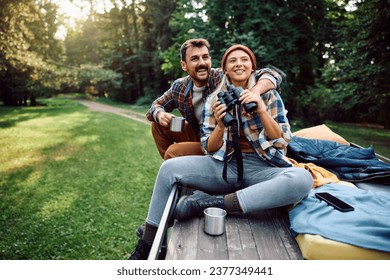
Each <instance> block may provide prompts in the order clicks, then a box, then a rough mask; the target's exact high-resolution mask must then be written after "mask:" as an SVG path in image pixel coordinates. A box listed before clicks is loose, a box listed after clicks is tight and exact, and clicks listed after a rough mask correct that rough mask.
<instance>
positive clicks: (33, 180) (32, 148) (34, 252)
mask: <svg viewBox="0 0 390 280" xmlns="http://www.w3.org/2000/svg"><path fill="white" fill-rule="evenodd" d="M39 102H40V103H42V104H44V105H45V106H40V107H35V108H33V107H25V108H24V107H23V108H19V107H18V108H16V107H12V108H9V107H0V158H1V160H0V259H12V260H16V259H43V260H49V259H67V260H89V259H97V260H116V259H126V257H127V256H128V254H129V253H130V252H131V251H132V250H133V248H134V246H135V243H136V241H137V237H136V235H135V233H134V230H135V229H136V228H137V227H138V225H140V224H141V223H142V222H143V221H144V219H145V216H146V213H147V208H148V205H149V200H150V193H151V191H152V188H153V185H154V181H155V178H156V175H157V172H158V169H159V166H160V164H161V162H162V160H161V158H160V156H159V154H158V152H157V149H156V148H155V144H154V142H153V139H152V136H151V133H150V127H149V126H148V125H145V124H142V123H138V122H136V121H133V120H129V119H126V118H122V117H120V116H116V115H113V114H110V113H100V112H91V111H89V110H88V109H86V108H85V107H84V106H82V105H79V104H78V103H77V102H76V101H73V100H69V99H64V98H55V99H46V100H39ZM126 106H127V105H126ZM123 108H126V107H123ZM127 108H128V106H127ZM128 109H133V108H128ZM145 109H147V108H139V110H140V112H145V111H146V110H145ZM327 125H328V126H329V127H330V128H331V129H332V130H334V131H335V132H336V133H339V134H340V135H342V136H343V137H344V138H346V139H347V140H349V141H352V142H356V143H357V144H360V145H362V146H370V145H373V146H374V148H375V150H376V151H377V152H379V153H381V154H382V155H384V156H387V157H390V153H389V147H388V146H389V139H390V133H389V131H388V130H379V129H367V128H362V127H355V126H351V125H343V124H332V123H327ZM293 128H294V130H297V129H299V128H298V127H297V126H295V127H293Z"/></svg>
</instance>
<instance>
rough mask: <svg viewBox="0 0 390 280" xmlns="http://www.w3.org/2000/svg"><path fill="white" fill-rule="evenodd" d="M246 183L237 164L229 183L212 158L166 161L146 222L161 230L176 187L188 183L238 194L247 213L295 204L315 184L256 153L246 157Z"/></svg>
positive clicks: (230, 172)
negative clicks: (238, 172) (273, 165)
mask: <svg viewBox="0 0 390 280" xmlns="http://www.w3.org/2000/svg"><path fill="white" fill-rule="evenodd" d="M243 165H244V176H243V178H244V182H243V184H241V185H240V186H237V184H235V182H236V181H237V165H236V162H235V160H231V161H229V162H228V167H227V179H228V182H229V183H226V182H225V181H224V179H223V178H222V171H223V166H224V162H222V161H219V160H216V159H214V158H212V157H210V156H185V157H177V158H172V159H169V160H166V161H164V162H163V164H162V165H161V167H160V170H159V172H158V175H157V179H156V182H155V186H154V190H153V195H152V198H151V203H150V205H149V211H148V215H147V218H146V222H147V223H148V224H151V225H153V226H156V227H158V225H159V223H160V220H161V216H162V214H163V211H164V208H165V205H166V202H167V200H168V197H169V194H170V192H171V189H172V187H173V186H174V185H180V184H186V185H189V186H191V187H192V188H194V189H198V190H202V191H204V192H207V193H211V194H212V193H214V194H227V193H233V192H236V193H237V197H238V201H239V203H240V206H241V208H242V210H243V212H244V213H248V214H256V211H259V210H263V209H270V208H275V207H280V206H285V205H290V204H293V203H295V202H297V201H299V200H301V199H303V198H304V197H305V196H307V194H308V193H309V191H310V190H311V187H312V185H313V177H312V176H311V174H310V173H309V172H308V171H306V170H305V169H304V168H297V167H288V168H279V167H272V166H270V165H269V164H267V163H266V162H265V161H264V160H263V159H262V158H260V157H259V156H258V155H256V154H245V153H244V154H243Z"/></svg>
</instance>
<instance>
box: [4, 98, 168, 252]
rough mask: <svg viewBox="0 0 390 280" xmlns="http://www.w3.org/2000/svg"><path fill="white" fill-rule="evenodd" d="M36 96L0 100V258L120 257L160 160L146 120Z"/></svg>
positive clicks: (133, 241) (129, 243) (128, 247)
mask: <svg viewBox="0 0 390 280" xmlns="http://www.w3.org/2000/svg"><path fill="white" fill-rule="evenodd" d="M40 102H41V103H42V102H43V103H46V105H47V106H42V107H36V108H32V107H28V108H7V107H0V155H1V161H0V236H1V238H0V259H43V260H48V259H73V260H80V259H99V260H115V259H126V257H127V255H128V254H129V253H130V252H131V251H132V250H133V248H134V246H135V244H136V241H137V238H136V235H135V233H134V230H135V228H136V227H137V226H138V225H139V224H141V223H142V222H143V221H144V218H145V216H146V213H147V207H148V204H149V200H150V193H151V191H152V188H153V184H154V180H155V177H156V174H157V172H158V168H159V166H160V164H161V161H162V160H161V158H160V156H159V154H158V152H157V149H156V148H155V145H154V142H153V139H152V136H151V133H150V128H149V126H147V125H144V124H141V123H138V122H135V121H132V120H129V119H125V118H122V117H119V116H116V115H113V114H109V113H99V112H91V111H88V110H87V109H86V108H85V107H84V106H82V105H78V104H77V103H76V102H74V101H70V100H65V99H53V100H40Z"/></svg>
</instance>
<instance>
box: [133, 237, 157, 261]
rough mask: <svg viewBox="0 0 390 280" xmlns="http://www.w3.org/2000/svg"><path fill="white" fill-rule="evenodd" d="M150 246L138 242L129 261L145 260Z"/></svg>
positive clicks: (140, 241) (143, 242) (141, 241)
mask: <svg viewBox="0 0 390 280" xmlns="http://www.w3.org/2000/svg"><path fill="white" fill-rule="evenodd" d="M151 248H152V244H148V243H146V242H145V241H143V240H142V239H140V240H138V244H137V247H136V248H135V249H134V251H133V253H131V256H130V257H129V260H147V259H148V256H149V253H150V249H151Z"/></svg>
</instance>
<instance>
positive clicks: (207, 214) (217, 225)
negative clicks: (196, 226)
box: [203, 207, 226, 235]
mask: <svg viewBox="0 0 390 280" xmlns="http://www.w3.org/2000/svg"><path fill="white" fill-rule="evenodd" d="M203 213H204V231H205V233H207V234H209V235H221V234H223V233H224V232H225V217H226V211H225V210H224V209H221V208H217V207H209V208H206V209H205V210H204V211H203Z"/></svg>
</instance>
